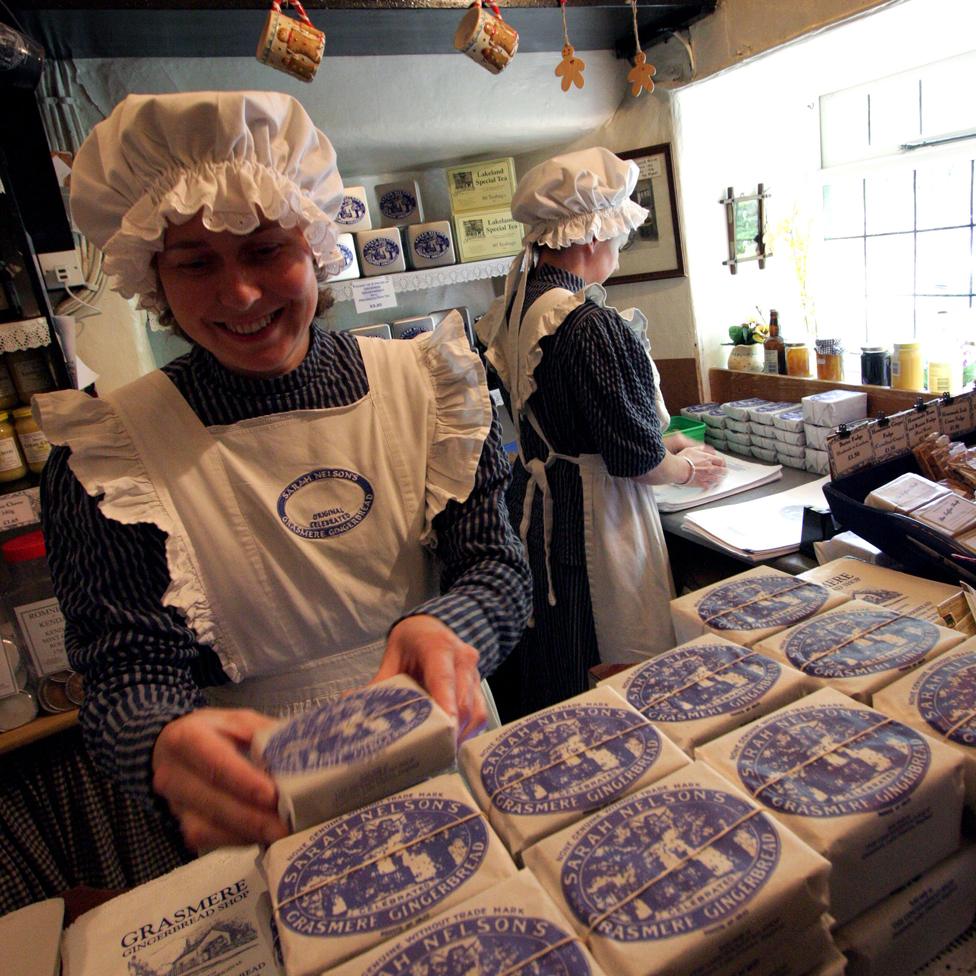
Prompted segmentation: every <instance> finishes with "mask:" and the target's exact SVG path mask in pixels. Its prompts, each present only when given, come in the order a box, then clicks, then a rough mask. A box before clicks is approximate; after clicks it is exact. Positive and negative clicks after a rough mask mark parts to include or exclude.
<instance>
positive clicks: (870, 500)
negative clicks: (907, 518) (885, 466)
mask: <svg viewBox="0 0 976 976" xmlns="http://www.w3.org/2000/svg"><path fill="white" fill-rule="evenodd" d="M948 494H949V489H948V488H946V487H945V485H939V484H936V483H935V482H934V481H929V479H928V478H923V477H922V476H921V475H920V474H915V472H914V471H909V472H906V473H905V474H903V475H900V476H899V477H897V478H895V479H893V480H892V481H888V482H886V483H885V484H883V485H879V486H878V487H877V488H875V489H874V490H873V491H871V492H869V493H868V496H867V497H866V498H865V499H864V504H865V505H867V506H868V507H869V508H880V509H881V510H882V511H885V512H901V513H903V514H905V515H907V514H909V513H910V512H914V511H915V509H916V508H921V506H922V505H926V504H928V503H929V502H932V501H935V500H936V499H937V498H942V497H943V496H945V495H948Z"/></svg>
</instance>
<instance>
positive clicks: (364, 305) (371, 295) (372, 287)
mask: <svg viewBox="0 0 976 976" xmlns="http://www.w3.org/2000/svg"><path fill="white" fill-rule="evenodd" d="M350 285H351V287H352V299H353V302H354V303H355V305H356V311H357V312H358V313H359V314H360V315H362V314H363V313H364V312H375V311H377V310H378V309H381V308H396V306H397V299H396V293H395V292H394V291H393V282H392V281H391V280H390V279H389V277H381V278H367V279H365V280H363V281H353V282H350Z"/></svg>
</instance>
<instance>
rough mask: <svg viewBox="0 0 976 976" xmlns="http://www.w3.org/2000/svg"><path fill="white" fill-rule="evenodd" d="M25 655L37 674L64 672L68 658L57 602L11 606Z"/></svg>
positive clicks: (45, 601)
mask: <svg viewBox="0 0 976 976" xmlns="http://www.w3.org/2000/svg"><path fill="white" fill-rule="evenodd" d="M14 613H15V614H16V615H17V623H18V624H20V632H21V633H22V634H23V635H24V643H25V644H26V645H27V653H28V654H29V655H30V659H31V663H32V664H33V666H34V673H35V674H38V675H45V674H54V673H55V672H56V671H66V670H67V669H68V667H69V665H68V655H67V654H66V653H65V649H64V617H63V616H62V615H61V607H60V605H59V604H58V601H57V600H56V599H55V598H54V597H51V598H50V599H49V600H38V601H37V602H35V603H24V604H22V605H21V606H19V607H14Z"/></svg>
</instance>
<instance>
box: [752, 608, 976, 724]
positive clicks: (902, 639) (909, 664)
mask: <svg viewBox="0 0 976 976" xmlns="http://www.w3.org/2000/svg"><path fill="white" fill-rule="evenodd" d="M964 639H965V638H964V637H963V635H962V634H960V633H959V632H958V631H955V630H949V628H947V627H940V626H939V625H938V624H934V623H932V622H931V621H928V620H922V619H921V618H920V617H910V616H907V615H905V614H901V613H896V612H895V611H894V610H889V609H888V608H887V607H879V606H876V605H875V604H873V603H865V602H864V601H862V600H848V602H847V603H845V604H844V605H843V606H840V607H837V608H836V609H834V610H829V611H827V612H826V613H821V614H819V615H818V616H816V617H814V618H813V619H812V620H805V621H804V622H803V623H801V624H797V625H796V626H795V627H790V628H789V630H783V631H780V633H778V634H773V636H772V637H767V638H765V639H764V640H761V641H758V642H757V644H756V650H758V651H759V652H760V653H762V654H765V655H767V656H768V657H771V658H773V659H774V660H776V661H782V662H784V663H787V664H791V665H792V666H793V667H794V668H796V669H797V670H798V671H800V672H802V673H803V674H805V675H807V676H808V677H809V678H811V679H812V680H813V681H814V682H815V683H816V684H817V685H818V687H821V688H823V687H830V688H836V689H837V690H838V691H842V692H844V694H845V695H850V696H851V698H854V699H856V700H857V701H860V702H864V704H865V705H870V704H871V696H872V695H873V694H875V693H876V692H878V691H880V690H881V689H882V688H884V686H885V685H890V684H891V683H892V682H893V681H897V680H898V679H899V678H900V677H901V676H902V675H904V674H905V673H906V672H909V671H914V670H915V668H917V667H919V666H921V665H922V664H925V662H926V661H931V660H933V659H934V658H937V657H938V656H939V655H941V654H944V653H945V652H946V651H948V650H951V649H952V648H953V647H955V646H956V645H957V644H960V643H962V641H963V640H964Z"/></svg>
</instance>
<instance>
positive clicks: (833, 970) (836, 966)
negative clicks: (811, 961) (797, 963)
mask: <svg viewBox="0 0 976 976" xmlns="http://www.w3.org/2000/svg"><path fill="white" fill-rule="evenodd" d="M846 972H847V957H846V956H845V955H844V954H843V953H842V952H839V951H838V950H837V948H836V947H835V948H833V949H831V950H830V951H829V952H828V953H827V958H826V959H824V961H823V962H822V963H821V964H820V965H819V966H816V967H814V968H813V969H811V970H810V971H809V972H808V973H807V974H806V976H845V973H846Z"/></svg>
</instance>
